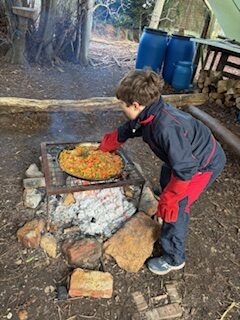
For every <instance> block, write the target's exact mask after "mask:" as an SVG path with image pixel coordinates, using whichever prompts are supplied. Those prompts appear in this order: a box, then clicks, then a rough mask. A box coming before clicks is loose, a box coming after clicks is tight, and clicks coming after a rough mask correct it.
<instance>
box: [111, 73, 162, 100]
mask: <svg viewBox="0 0 240 320" xmlns="http://www.w3.org/2000/svg"><path fill="white" fill-rule="evenodd" d="M163 85H164V81H163V80H162V78H160V76H159V75H158V74H157V73H156V72H154V71H152V70H134V71H130V72H129V73H128V74H127V75H126V76H125V77H124V78H123V79H122V80H121V81H120V83H119V85H118V87H117V89H116V97H117V98H118V99H119V100H122V101H124V102H125V103H126V104H127V105H129V106H130V105H131V104H133V102H134V101H136V102H138V103H139V104H140V105H142V106H148V105H151V104H152V103H153V102H155V101H156V100H158V99H159V98H160V96H161V91H162V88H163Z"/></svg>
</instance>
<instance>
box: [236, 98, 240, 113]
mask: <svg viewBox="0 0 240 320" xmlns="http://www.w3.org/2000/svg"><path fill="white" fill-rule="evenodd" d="M235 103H236V107H237V108H238V109H239V110H240V97H238V98H236V100H235Z"/></svg>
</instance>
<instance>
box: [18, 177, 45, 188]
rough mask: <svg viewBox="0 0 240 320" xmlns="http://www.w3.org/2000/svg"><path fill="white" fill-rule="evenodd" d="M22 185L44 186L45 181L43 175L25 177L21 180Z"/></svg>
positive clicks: (25, 186)
mask: <svg viewBox="0 0 240 320" xmlns="http://www.w3.org/2000/svg"><path fill="white" fill-rule="evenodd" d="M23 186H24V188H26V189H37V188H45V187H46V181H45V178H44V177H40V178H27V179H24V180H23Z"/></svg>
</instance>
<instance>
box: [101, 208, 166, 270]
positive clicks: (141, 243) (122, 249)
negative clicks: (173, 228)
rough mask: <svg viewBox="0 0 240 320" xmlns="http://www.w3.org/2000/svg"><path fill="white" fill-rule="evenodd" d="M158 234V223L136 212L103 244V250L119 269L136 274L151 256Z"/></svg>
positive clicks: (142, 213)
mask: <svg viewBox="0 0 240 320" xmlns="http://www.w3.org/2000/svg"><path fill="white" fill-rule="evenodd" d="M159 233H160V225H159V223H157V222H155V221H153V220H152V219H151V218H150V217H149V216H147V215H146V214H145V213H144V212H138V213H136V214H135V215H134V216H133V217H132V218H131V219H130V220H128V221H127V222H126V223H125V225H124V226H123V227H122V228H121V229H120V230H118V231H117V232H116V233H115V234H114V235H113V236H112V237H111V238H110V239H109V240H108V241H106V242H105V243H104V246H103V249H104V252H105V254H107V255H110V256H112V257H113V258H114V259H115V260H116V262H117V264H118V265H119V267H120V268H122V269H124V270H126V271H129V272H138V271H139V270H140V269H141V267H142V266H143V264H144V262H145V261H146V259H147V258H148V257H149V256H150V255H151V253H152V250H153V245H154V242H155V241H156V240H157V239H158V238H159Z"/></svg>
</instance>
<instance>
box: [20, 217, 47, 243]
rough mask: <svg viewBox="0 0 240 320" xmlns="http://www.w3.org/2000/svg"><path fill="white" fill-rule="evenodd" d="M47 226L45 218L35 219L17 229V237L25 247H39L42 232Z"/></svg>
mask: <svg viewBox="0 0 240 320" xmlns="http://www.w3.org/2000/svg"><path fill="white" fill-rule="evenodd" d="M44 227H45V221H44V220H43V219H40V220H37V219H34V220H32V221H30V222H27V223H26V224H25V225H24V226H23V227H22V228H20V229H18V231H17V238H18V241H20V242H21V243H22V244H23V245H24V247H27V248H37V247H39V244H40V239H41V233H42V232H43V230H44Z"/></svg>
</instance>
